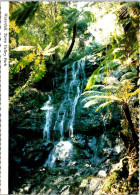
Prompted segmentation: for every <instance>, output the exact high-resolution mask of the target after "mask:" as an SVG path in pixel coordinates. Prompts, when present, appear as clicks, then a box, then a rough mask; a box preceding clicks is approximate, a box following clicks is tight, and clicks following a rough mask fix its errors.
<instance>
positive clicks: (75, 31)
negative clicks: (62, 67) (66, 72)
mask: <svg viewBox="0 0 140 195" xmlns="http://www.w3.org/2000/svg"><path fill="white" fill-rule="evenodd" d="M76 35H77V26H76V24H74V26H73V37H72V42H71V45H70V47H69V49H68V51H67V53H66V55H65V56H64V59H67V58H68V57H69V55H70V54H71V51H72V49H73V46H74V43H75V38H76Z"/></svg>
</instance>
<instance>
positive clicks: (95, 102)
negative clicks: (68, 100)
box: [84, 100, 99, 108]
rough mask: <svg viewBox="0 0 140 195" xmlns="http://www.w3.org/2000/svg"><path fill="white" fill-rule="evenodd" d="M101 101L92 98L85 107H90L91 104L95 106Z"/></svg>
mask: <svg viewBox="0 0 140 195" xmlns="http://www.w3.org/2000/svg"><path fill="white" fill-rule="evenodd" d="M98 103H99V102H98V101H96V100H90V101H88V102H87V103H86V104H85V105H84V108H89V107H90V106H93V105H95V104H98Z"/></svg>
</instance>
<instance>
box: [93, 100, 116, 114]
mask: <svg viewBox="0 0 140 195" xmlns="http://www.w3.org/2000/svg"><path fill="white" fill-rule="evenodd" d="M112 103H114V101H108V102H105V103H103V104H101V105H100V106H99V107H98V108H97V109H96V110H95V112H98V111H99V110H100V109H102V108H105V107H106V106H109V105H110V104H112Z"/></svg>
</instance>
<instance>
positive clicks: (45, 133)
mask: <svg viewBox="0 0 140 195" xmlns="http://www.w3.org/2000/svg"><path fill="white" fill-rule="evenodd" d="M48 97H49V100H48V101H47V102H46V104H45V105H44V106H43V107H42V108H41V110H44V111H45V112H46V124H45V127H44V130H43V140H45V139H46V138H47V142H50V126H51V121H52V114H53V107H52V106H50V104H51V96H48Z"/></svg>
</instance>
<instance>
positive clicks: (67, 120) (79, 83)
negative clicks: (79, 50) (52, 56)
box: [42, 59, 86, 142]
mask: <svg viewBox="0 0 140 195" xmlns="http://www.w3.org/2000/svg"><path fill="white" fill-rule="evenodd" d="M64 71H65V72H64V80H63V82H61V84H59V85H58V83H59V81H58V80H59V79H58V78H55V79H53V85H54V86H55V87H56V86H57V85H58V89H57V90H58V91H57V93H56V94H58V93H61V99H60V101H59V102H56V101H57V99H58V100H59V97H56V99H54V100H53V103H54V104H55V105H54V107H55V108H54V113H57V114H54V117H52V115H53V109H52V105H50V103H51V97H50V96H49V100H48V101H47V102H46V104H45V106H44V107H43V108H42V109H43V110H45V108H46V124H45V128H44V136H43V137H44V139H45V137H48V138H47V140H46V141H47V142H48V141H50V139H51V138H50V137H51V136H50V129H51V130H52V133H51V134H52V136H53V138H52V140H54V139H55V140H56V141H57V140H60V141H62V140H64V138H65V136H64V133H66V132H68V134H69V137H73V129H74V120H75V111H76V105H77V102H78V99H79V97H80V95H81V93H82V91H83V85H84V81H85V79H86V77H85V59H82V60H79V61H77V62H74V63H73V64H72V65H67V66H65V67H64ZM68 71H69V72H68ZM63 92H64V93H63ZM52 118H53V120H54V121H53V124H51V121H52ZM56 134H57V135H56ZM55 135H56V138H54V137H55Z"/></svg>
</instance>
